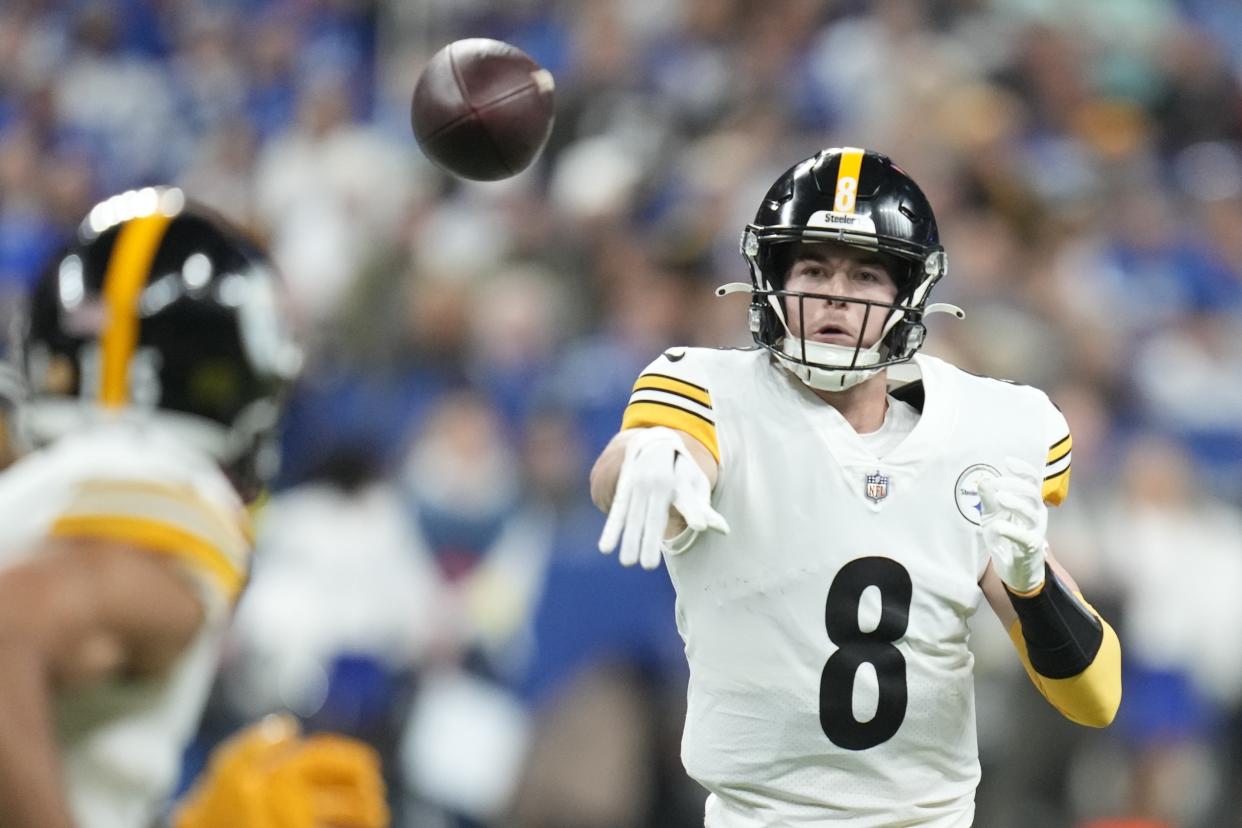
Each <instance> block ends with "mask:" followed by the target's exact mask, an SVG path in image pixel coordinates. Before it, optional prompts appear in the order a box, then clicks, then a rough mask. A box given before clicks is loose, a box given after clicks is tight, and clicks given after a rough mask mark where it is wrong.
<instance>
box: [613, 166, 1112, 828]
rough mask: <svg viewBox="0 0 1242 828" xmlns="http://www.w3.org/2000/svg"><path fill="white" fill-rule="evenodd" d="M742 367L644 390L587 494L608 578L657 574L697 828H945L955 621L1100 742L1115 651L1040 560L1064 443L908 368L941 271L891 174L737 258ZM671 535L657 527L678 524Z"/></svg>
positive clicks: (772, 210) (1015, 395)
mask: <svg viewBox="0 0 1242 828" xmlns="http://www.w3.org/2000/svg"><path fill="white" fill-rule="evenodd" d="M742 253H743V255H744V257H745V258H746V260H747V262H748V263H749V265H750V271H751V282H750V284H735V285H726V286H725V287H723V288H721V290H720V292H721V293H722V294H723V293H726V292H730V291H733V290H748V291H749V292H750V295H751V304H750V311H749V313H750V317H749V321H750V330H751V332H752V334H753V336H754V339H755V342H756V344H757V346H758V347H757V348H751V349H745V350H709V349H698V348H687V349H682V348H676V349H672V350H669V351H667V352H665V353H664V354H663V355H662V356H661V357H659V358H658V359H656V360H655V361H654V362H653V363H651V365H649V366H648V367H647V369H646V370H644V371H643V373H642V374H641V376H640V377H639V378H638V381H637V383H636V384H635V386H634V392H633V395H632V396H631V398H630V402H629V405H628V407H627V408H626V411H625V415H624V419H623V421H622V430H621V432H620V433H619V434H618V435H617V436H616V437H615V438H614V439H613V440H612V442H611V443H610V444H609V445H608V447H607V448H606V449H605V450H604V452H603V453H602V454H601V455H600V457H599V459H598V460H597V461H596V464H595V467H594V469H593V470H592V473H591V493H592V497H593V499H594V500H595V503H596V504H597V505H598V506H599V507H600V508H601V509H603V510H605V511H606V512H607V513H608V519H607V522H606V524H605V527H604V531H603V535H602V536H601V538H600V549H601V551H603V552H611V551H613V550H615V549H616V548H617V546H618V542H619V543H620V560H621V563H622V564H624V565H627V566H628V565H632V564H635V563H639V564H641V565H642V566H643V567H645V568H648V569H652V568H655V567H656V566H658V564H659V561H660V559H661V556H662V554H663V557H664V560H665V562H666V565H667V566H668V570H669V574H670V576H671V578H672V580H673V583H674V585H675V587H676V589H677V623H678V627H679V629H680V631H681V635H682V637H683V638H684V640H685V644H686V656H687V659H688V660H689V663H690V686H689V708H688V711H687V714H686V725H685V732H684V735H683V741H682V758H683V761H684V762H685V765H686V769H687V771H688V772H689V773H690V775H691V776H692V777H694V778H695V779H696V780H698V781H699V782H700V783H701V784H702V785H704V786H705V787H706V788H707V789H708V791H709V792H710V795H709V797H708V800H707V815H706V824H707V826H709V828H757V827H758V826H775V825H781V826H794V825H807V826H809V825H822V824H825V823H831V822H837V821H839V822H848V824H849V825H851V826H857V827H858V828H867V827H868V826H876V827H877V828H878V826H892V825H910V826H914V825H918V826H938V827H942V828H958V826H969V825H970V824H971V821H972V819H973V815H974V795H975V788H976V785H977V783H978V781H979V762H978V748H977V744H976V736H975V710H974V685H973V679H972V675H971V673H972V664H973V659H972V656H971V653H970V651H969V650H968V649H967V640H968V629H967V619H968V618H969V617H970V616H971V615H972V614H973V613H974V612H975V610H976V609H977V608H978V606H979V604H980V598H981V597H983V598H986V599H987V602H988V604H989V605H990V606H991V607H992V609H993V611H994V612H995V613H996V614H997V616H999V618H1000V619H1001V621H1002V622H1003V623H1004V624H1005V626H1006V628H1007V629H1008V630H1009V633H1010V637H1011V638H1012V640H1013V643H1014V646H1015V648H1016V649H1017V652H1018V656H1019V658H1020V659H1021V660H1022V663H1023V664H1024V666H1025V667H1026V670H1027V673H1028V675H1029V676H1030V678H1031V680H1032V681H1033V682H1034V683H1035V685H1036V687H1037V688H1039V690H1040V692H1041V693H1043V695H1044V696H1045V697H1046V698H1047V699H1048V701H1049V702H1051V703H1052V704H1053V705H1054V706H1055V707H1056V708H1057V709H1058V710H1059V711H1061V713H1062V714H1064V715H1065V716H1066V717H1067V718H1069V719H1071V720H1072V721H1075V722H1078V723H1080V724H1085V725H1088V726H1093V727H1103V726H1105V725H1107V724H1109V722H1110V721H1111V720H1112V718H1113V716H1114V714H1115V712H1116V710H1117V706H1118V704H1119V703H1120V697H1121V680H1120V647H1119V644H1118V641H1117V637H1116V635H1115V634H1114V632H1113V630H1112V629H1111V628H1110V627H1109V625H1108V623H1107V622H1106V621H1104V620H1103V619H1102V618H1101V617H1100V616H1099V615H1098V613H1096V612H1095V611H1094V610H1093V609H1092V608H1091V606H1090V605H1089V604H1087V603H1086V602H1085V601H1084V600H1083V598H1082V596H1081V595H1080V594H1079V592H1078V589H1077V586H1076V585H1075V583H1074V581H1073V580H1072V578H1071V577H1070V575H1069V574H1068V573H1067V572H1066V571H1065V570H1064V568H1063V567H1061V566H1060V565H1059V564H1058V563H1057V561H1056V560H1055V559H1054V558H1053V556H1052V554H1051V552H1050V551H1049V549H1048V545H1047V543H1046V542H1045V539H1044V535H1045V527H1046V523H1047V509H1046V504H1054V505H1055V504H1059V503H1060V502H1061V501H1062V500H1064V498H1065V496H1066V494H1067V492H1068V488H1069V479H1070V446H1071V438H1070V433H1069V428H1068V426H1067V424H1066V421H1065V418H1064V417H1063V416H1062V415H1061V414H1060V412H1059V411H1058V410H1057V409H1056V408H1055V407H1054V406H1053V405H1052V403H1051V402H1050V401H1049V400H1048V398H1047V397H1046V396H1045V395H1044V394H1043V393H1042V392H1040V391H1038V390H1036V389H1034V388H1030V387H1026V386H1021V385H1014V384H1011V383H1007V382H1002V381H998V380H993V379H988V378H984V377H978V376H974V375H971V374H968V373H965V372H964V371H961V370H959V369H957V368H955V367H954V366H952V365H950V364H948V363H946V362H943V361H941V360H939V359H935V358H932V357H928V356H925V355H921V354H918V353H917V352H918V350H919V348H920V346H921V345H922V343H923V337H924V334H925V328H924V325H923V318H924V316H926V315H927V314H930V313H935V312H952V313H954V314H955V315H959V316H960V315H961V311H960V310H959V309H957V308H955V307H953V306H950V305H928V304H927V301H928V297H929V294H930V292H931V289H932V287H933V286H934V285H935V284H936V282H937V281H938V280H939V279H940V278H941V277H943V276H944V273H945V269H946V258H945V254H944V251H943V248H942V247H941V246H940V243H939V234H938V231H937V228H936V221H935V218H934V215H933V213H932V209H931V206H930V205H929V204H928V202H927V199H926V198H925V196H924V195H923V193H922V191H921V190H920V189H919V188H918V186H917V185H916V184H915V182H914V181H913V180H912V179H911V178H910V177H909V176H908V175H907V174H906V173H905V172H904V171H902V170H901V169H900V168H898V167H897V166H895V165H894V164H893V163H892V162H891V161H890V160H889V159H888V158H887V157H885V156H883V155H880V154H878V153H875V152H870V151H864V150H861V149H854V148H843V149H829V150H825V151H823V152H820V153H818V154H817V155H815V156H812V157H811V158H808V159H806V160H804V161H802V162H801V163H799V164H797V165H796V166H794V167H793V168H792V169H790V170H789V171H788V172H786V173H785V174H784V175H782V176H781V177H780V178H779V179H778V180H777V181H776V183H775V184H774V185H773V186H772V188H771V189H770V190H769V192H768V194H767V195H766V197H765V198H764V200H763V203H762V205H761V206H760V208H759V211H758V214H757V216H756V218H755V221H754V223H752V224H750V225H748V226H747V228H746V230H745V232H744V234H743V237H742ZM670 507H671V511H670Z"/></svg>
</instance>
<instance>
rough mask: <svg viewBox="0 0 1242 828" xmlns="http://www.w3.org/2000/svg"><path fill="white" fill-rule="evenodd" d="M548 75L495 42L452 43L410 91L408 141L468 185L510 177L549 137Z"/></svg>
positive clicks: (470, 40)
mask: <svg viewBox="0 0 1242 828" xmlns="http://www.w3.org/2000/svg"><path fill="white" fill-rule="evenodd" d="M553 86H554V84H553V81H552V73H551V72H549V71H548V70H547V69H544V68H542V67H541V66H539V64H537V63H535V61H534V60H532V59H531V57H530V56H529V55H527V54H526V53H525V52H523V51H522V50H521V49H518V48H517V47H516V46H511V45H510V44H508V43H503V42H501V41H499V40H490V39H488V38H482V37H474V38H468V39H465V40H456V41H453V42H452V43H450V44H449V45H447V46H445V47H444V48H443V49H441V50H440V51H438V52H436V53H435V54H434V55H433V56H432V58H431V60H430V61H429V62H428V64H427V66H426V68H424V69H423V71H422V74H420V75H419V77H418V83H417V84H416V85H415V86H414V100H413V103H412V104H411V107H410V121H411V123H412V124H413V126H414V137H415V138H417V139H418V145H419V146H420V147H422V150H423V152H424V153H426V154H427V157H428V158H430V159H431V160H432V161H434V162H435V163H436V164H437V165H438V166H440V167H442V168H443V169H445V170H448V171H449V172H451V173H453V174H454V175H458V176H461V177H462V178H470V179H473V180H475V181H496V180H498V179H501V178H508V177H509V176H511V175H516V174H517V173H519V172H521V171H522V170H524V169H526V168H527V167H528V166H530V163H531V162H532V161H534V160H535V158H536V157H537V156H538V155H539V151H540V150H541V149H543V145H544V144H545V143H546V142H547V140H548V134H549V133H550V132H551V131H552V116H553V106H552V89H553Z"/></svg>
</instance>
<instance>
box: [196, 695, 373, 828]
mask: <svg viewBox="0 0 1242 828" xmlns="http://www.w3.org/2000/svg"><path fill="white" fill-rule="evenodd" d="M173 824H174V826H175V827H176V828H221V826H228V828H387V826H388V825H389V814H388V805H387V803H386V802H385V799H384V782H383V778H382V776H381V774H380V763H379V757H378V755H377V754H376V753H375V751H374V750H373V749H372V748H371V747H369V746H368V745H366V744H363V743H362V742H359V741H357V740H355V739H351V738H348V737H345V736H338V735H334V734H328V733H318V734H314V735H312V736H309V737H305V738H303V737H302V736H300V735H299V733H298V725H297V722H296V721H295V720H294V719H293V718H292V717H290V716H269V717H267V718H265V719H263V720H262V721H259V722H256V723H255V724H253V725H251V726H249V727H247V728H246V729H245V730H243V731H241V733H239V734H237V735H236V736H234V737H232V738H231V739H229V740H228V741H226V742H225V743H223V744H222V745H220V746H219V747H218V748H216V750H214V751H212V754H211V761H210V764H209V766H208V768H207V771H206V772H205V773H204V774H203V776H202V777H201V778H200V779H199V781H198V782H197V783H196V784H195V786H194V788H193V790H191V791H190V793H189V794H188V795H187V796H186V798H185V800H184V801H183V802H182V804H181V806H180V808H179V809H178V810H177V813H176V816H175V818H174V821H173Z"/></svg>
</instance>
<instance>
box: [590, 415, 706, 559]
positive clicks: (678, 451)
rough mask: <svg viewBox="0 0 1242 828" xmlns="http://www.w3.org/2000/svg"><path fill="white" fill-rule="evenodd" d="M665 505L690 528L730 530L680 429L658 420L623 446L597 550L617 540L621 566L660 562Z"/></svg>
mask: <svg viewBox="0 0 1242 828" xmlns="http://www.w3.org/2000/svg"><path fill="white" fill-rule="evenodd" d="M670 506H671V507H672V508H674V509H676V510H677V512H678V513H680V514H681V516H682V518H683V519H685V521H686V526H687V527H689V528H690V529H691V530H692V531H695V532H702V531H704V530H706V529H714V530H715V531H717V532H720V533H721V534H726V535H727V534H728V533H729V524H728V523H726V522H725V519H724V518H723V517H721V515H720V514H719V513H718V512H717V511H716V510H715V509H713V508H712V507H711V484H710V483H709V482H708V479H707V475H705V474H704V473H703V470H702V469H700V468H699V465H698V463H696V462H695V460H694V458H693V457H691V456H690V453H689V452H687V451H686V447H685V444H684V443H683V442H682V440H681V437H680V435H679V434H678V433H677V432H676V431H674V430H673V429H671V428H665V427H662V426H661V427H655V428H643V429H635V436H634V437H632V438H631V439H630V442H629V444H628V445H627V446H626V447H625V460H624V462H623V463H622V466H621V474H620V476H619V478H618V479H617V490H616V494H615V496H614V497H613V501H612V506H611V507H610V508H609V510H608V520H607V521H606V522H605V523H604V531H603V533H602V534H601V535H600V538H599V551H601V552H603V553H605V554H607V553H610V552H612V551H613V550H614V549H616V548H617V541H618V540H620V541H621V554H620V557H619V559H620V561H621V565H622V566H633V565H634V564H635V563H638V564H641V565H642V567H643V569H655V568H656V567H657V566H659V565H660V548H661V546H662V543H663V540H664V533H665V529H666V527H667V526H668V510H669V507H670ZM623 536H624V538H623Z"/></svg>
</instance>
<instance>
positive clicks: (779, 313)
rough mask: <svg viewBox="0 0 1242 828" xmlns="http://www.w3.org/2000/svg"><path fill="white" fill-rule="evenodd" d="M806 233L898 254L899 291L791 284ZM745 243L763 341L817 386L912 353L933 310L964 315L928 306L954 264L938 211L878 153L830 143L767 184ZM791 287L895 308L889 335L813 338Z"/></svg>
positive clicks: (849, 381)
mask: <svg viewBox="0 0 1242 828" xmlns="http://www.w3.org/2000/svg"><path fill="white" fill-rule="evenodd" d="M798 242H836V243H839V244H846V245H850V246H852V247H857V248H862V249H865V250H870V251H876V252H877V253H878V254H879V255H880V256H882V257H883V258H884V259H885V260H887V261H888V262H889V263H890V270H891V272H892V275H893V278H894V281H895V282H896V284H897V296H896V298H895V300H894V301H893V302H892V303H891V304H885V303H878V302H863V301H862V300H857V299H850V298H849V297H828V296H825V295H821V294H809V293H799V292H794V291H786V290H785V289H784V287H785V279H786V277H787V276H788V274H789V270H790V267H791V266H792V264H793V253H794V251H795V249H796V247H797V243H798ZM741 248H742V255H743V257H744V258H745V259H746V261H747V263H748V264H749V265H750V279H751V283H750V285H749V288H750V293H751V304H750V330H751V334H752V336H753V337H754V340H755V342H756V343H757V344H759V345H760V346H762V347H764V348H766V349H768V350H769V351H771V352H772V353H773V354H774V355H775V356H776V357H777V358H778V359H779V360H780V362H781V364H782V365H784V366H785V367H787V368H789V369H790V370H791V371H792V372H793V373H794V374H796V375H797V376H798V378H799V379H801V380H802V381H803V382H805V383H807V384H808V385H810V386H812V387H814V388H818V389H822V390H829V391H839V390H843V389H845V388H849V387H851V386H853V385H855V384H857V383H858V382H861V381H862V380H864V379H866V378H867V377H869V376H871V375H873V374H874V373H875V372H876V371H878V370H880V369H882V368H884V367H886V366H889V365H895V364H897V363H901V362H906V361H908V360H909V359H910V358H911V357H913V356H914V354H915V352H916V351H918V349H919V348H920V347H921V346H922V344H923V339H924V337H925V335H926V328H924V326H923V317H924V315H925V314H926V313H932V312H936V311H947V312H952V313H954V314H955V315H958V316H961V315H962V312H961V311H960V310H959V309H958V308H955V307H953V306H952V305H934V306H931V307H928V306H927V299H928V296H929V295H930V293H931V289H932V287H933V286H934V285H935V284H936V282H938V281H939V280H940V279H941V278H942V277H943V276H944V274H945V272H946V269H947V258H946V256H945V252H944V248H943V247H941V245H940V234H939V231H938V230H937V227H936V217H935V215H934V214H933V212H932V208H931V204H929V203H928V201H927V197H926V196H924V195H923V191H922V190H921V189H919V186H918V185H917V184H915V183H914V180H913V179H911V178H910V176H909V175H907V174H906V173H905V171H903V170H902V169H901V168H900V167H898V166H897V165H895V164H894V163H893V162H892V161H891V160H890V159H889V158H888V157H887V156H885V155H881V154H880V153H878V152H872V151H871V150H863V149H857V148H854V147H844V148H834V149H825V150H822V151H820V152H819V153H816V154H815V155H813V156H811V157H810V158H807V159H805V160H803V161H801V162H799V163H798V164H796V165H794V166H793V167H791V168H790V169H789V170H788V171H786V172H785V174H784V175H782V176H781V177H780V178H778V179H777V180H776V183H774V184H773V185H772V187H771V188H770V189H769V190H768V193H767V195H766V196H765V197H764V199H763V203H762V204H761V205H760V206H759V211H758V212H757V213H756V215H755V220H754V221H753V222H752V223H750V224H748V225H746V229H745V230H744V231H743V233H742V244H741ZM732 287H734V286H726V287H725V288H722V289H721V293H722V294H723V293H725V292H729V291H730V289H731V288H732ZM736 287H737V288H738V289H742V290H745V289H746V286H745V285H738V286H736ZM786 296H789V297H794V298H795V299H797V301H803V300H804V299H807V298H813V299H825V298H833V299H836V300H838V301H846V302H854V303H861V304H865V305H867V306H868V307H867V313H868V314H871V313H883V314H885V315H886V321H885V326H884V334H883V336H882V337H881V338H880V341H879V342H877V343H875V345H873V346H871V347H869V348H864V347H863V346H862V333H861V332H860V334H859V342H858V343H856V344H855V345H854V346H853V347H847V346H841V345H829V344H826V343H819V342H814V341H810V342H808V341H807V340H806V339H805V338H804V337H803V335H802V334H803V332H802V331H790V330H789V327H788V324H787V320H786V318H785V308H784V304H783V299H784V297H786ZM863 327H864V328H866V325H865V324H864V325H863Z"/></svg>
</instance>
